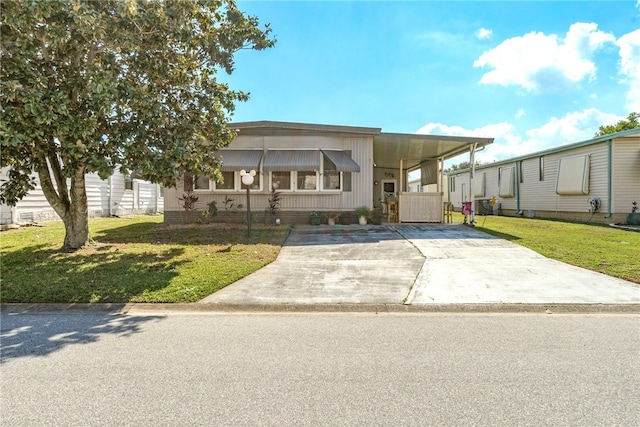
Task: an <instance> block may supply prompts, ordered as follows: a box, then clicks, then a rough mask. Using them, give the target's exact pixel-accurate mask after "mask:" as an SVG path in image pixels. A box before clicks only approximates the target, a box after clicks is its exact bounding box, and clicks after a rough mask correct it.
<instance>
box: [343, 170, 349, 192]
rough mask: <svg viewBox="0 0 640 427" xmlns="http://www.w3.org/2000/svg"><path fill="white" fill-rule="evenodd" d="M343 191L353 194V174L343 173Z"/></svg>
mask: <svg viewBox="0 0 640 427" xmlns="http://www.w3.org/2000/svg"><path fill="white" fill-rule="evenodd" d="M342 191H344V192H351V172H342Z"/></svg>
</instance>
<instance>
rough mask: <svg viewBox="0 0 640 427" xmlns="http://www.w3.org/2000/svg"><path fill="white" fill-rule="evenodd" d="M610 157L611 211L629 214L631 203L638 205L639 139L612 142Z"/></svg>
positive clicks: (639, 181) (639, 197) (639, 189)
mask: <svg viewBox="0 0 640 427" xmlns="http://www.w3.org/2000/svg"><path fill="white" fill-rule="evenodd" d="M612 156H613V159H612V170H613V173H612V175H613V177H612V183H613V191H612V193H613V194H612V196H613V206H612V211H613V212H614V213H629V212H631V202H633V201H636V202H638V204H640V137H638V138H625V139H624V140H623V139H617V140H615V141H613V146H612Z"/></svg>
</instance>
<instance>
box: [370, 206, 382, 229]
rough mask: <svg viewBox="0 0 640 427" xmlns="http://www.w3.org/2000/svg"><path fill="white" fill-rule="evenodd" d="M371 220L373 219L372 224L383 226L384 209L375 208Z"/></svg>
mask: <svg viewBox="0 0 640 427" xmlns="http://www.w3.org/2000/svg"><path fill="white" fill-rule="evenodd" d="M369 218H371V223H372V224H374V225H382V208H381V207H375V208H373V210H372V211H371V213H370V215H369Z"/></svg>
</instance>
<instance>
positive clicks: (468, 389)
mask: <svg viewBox="0 0 640 427" xmlns="http://www.w3.org/2000/svg"><path fill="white" fill-rule="evenodd" d="M1 320H2V324H1V327H2V335H1V337H0V339H1V341H0V343H1V347H2V362H1V364H0V385H1V389H0V390H1V401H0V402H1V407H0V414H1V415H0V417H1V418H0V424H1V425H2V426H41V425H42V426H44V425H48V426H53V425H55V426H60V425H66V426H72V425H82V426H113V425H135V426H159V425H163V426H194V425H216V426H244V425H267V426H288V425H313V426H322V425H327V426H343V425H344V426H346V425H349V426H355V425H367V426H370V425H394V426H396V425H397V426H400V425H401V426H413V425H415V426H425V425H433V426H447V425H456V426H459V425H491V426H496V425H505V426H506V425H508V426H512V425H535V426H544V425H549V426H551V425H553V426H565V425H566V426H569V425H570V426H595V425H624V426H637V425H640V363H639V356H640V317H638V316H634V315H602V314H598V315H556V314H549V315H545V314H542V315H540V314H537V315H533V314H532V315H524V314H500V315H496V314H373V313H372V314H344V313H340V314H338V313H336V314H318V313H313V314H283V313H270V314H237V313H236V314H234V313H231V314H220V313H219V314H215V313H197V314H194V313H192V314H188V313H183V314H170V315H168V316H156V315H148V316H147V315H135V316H133V315H129V316H118V315H107V314H37V315H32V314H21V315H3V316H2V319H1Z"/></svg>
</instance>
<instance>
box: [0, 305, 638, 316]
mask: <svg viewBox="0 0 640 427" xmlns="http://www.w3.org/2000/svg"><path fill="white" fill-rule="evenodd" d="M0 312H1V313H2V314H13V315H16V314H110V315H125V314H129V315H133V314H159V315H167V314H172V313H173V314H184V313H195V314H197V313H376V314H377V313H485V314H491V313H496V314H501V313H503V314H508V313H523V314H526V313H528V314H536V313H537V314H636V315H640V304H637V303H628V304H554V303H551V304H543V303H536V304H531V303H522V304H514V303H487V304H478V303H472V304H457V303H453V304H351V303H345V304H286V303H279V304H224V303H182V304H181V303H175V304H173V303H172V304H147V303H122V304H116V303H112V304H100V303H96V304H85V303H82V304H79V303H71V304H1V305H0Z"/></svg>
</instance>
